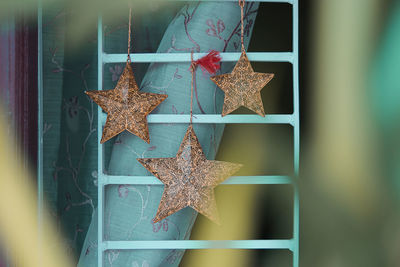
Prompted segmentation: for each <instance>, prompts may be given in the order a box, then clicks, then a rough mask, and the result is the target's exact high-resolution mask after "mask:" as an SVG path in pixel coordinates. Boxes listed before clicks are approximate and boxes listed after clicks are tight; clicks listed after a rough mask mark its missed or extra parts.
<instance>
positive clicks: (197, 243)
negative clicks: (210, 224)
mask: <svg viewBox="0 0 400 267" xmlns="http://www.w3.org/2000/svg"><path fill="white" fill-rule="evenodd" d="M220 1H234V0H220ZM247 1H254V0H247ZM260 2H279V3H289V4H291V5H292V12H293V37H292V38H293V40H292V43H293V48H292V51H291V52H277V53H271V52H249V53H247V55H248V58H249V60H250V61H260V62H289V63H291V64H292V66H293V114H285V115H279V114H273V115H266V117H265V118H263V117H260V116H258V115H227V116H225V117H221V115H218V114H217V115H214V114H205V115H197V114H196V116H195V117H194V118H193V123H223V124H227V123H245V124H288V125H291V126H292V127H293V135H294V136H293V138H294V150H293V151H294V176H295V177H287V176H236V177H231V178H230V179H228V180H227V181H225V182H224V184H291V185H293V189H294V190H293V191H294V198H293V199H294V206H293V207H294V208H293V220H294V221H293V235H292V238H291V239H277V240H140V241H107V240H104V224H103V222H104V199H105V198H104V194H105V186H106V185H110V184H132V185H137V184H146V185H149V184H150V185H161V182H160V181H159V180H158V179H156V178H155V177H153V176H111V175H106V174H104V171H103V170H104V148H103V145H101V144H100V143H99V144H98V267H103V264H104V263H103V260H104V252H105V251H108V250H134V249H280V250H282V249H287V250H290V251H291V252H292V254H293V267H298V266H299V192H298V186H297V177H298V172H299V152H300V132H299V126H300V123H299V72H298V70H299V65H298V64H299V62H298V43H299V42H298V36H299V35H298V32H299V31H298V0H286V1H285V0H260ZM40 25H41V13H40V14H39V68H38V72H39V104H41V94H43V90H42V82H41V81H42V76H41V75H42V66H41V64H42V58H41V27H40ZM204 55H205V54H203V53H196V54H194V59H197V58H200V57H202V56H204ZM221 56H222V61H237V60H238V59H239V56H240V53H238V52H235V53H231V52H227V53H221ZM131 58H132V61H134V62H137V63H150V62H188V63H189V62H190V53H179V54H168V53H134V54H131ZM125 61H126V54H106V53H104V51H103V24H102V18H101V16H99V18H98V63H99V64H98V90H102V89H103V67H104V64H105V63H119V62H125ZM42 112H43V107H41V106H39V136H42V134H41V131H42V118H43V117H42ZM189 116H190V115H189V114H185V115H175V114H151V115H149V116H148V122H149V123H189V120H190V117H189ZM105 120H106V114H105V113H103V112H102V110H101V108H100V107H99V108H98V127H97V135H98V140H100V139H101V135H102V127H101V125H104V123H105ZM39 144H40V145H39V167H38V172H39V176H38V177H39V182H38V192H39V212H41V205H42V203H41V202H42V199H43V176H42V164H41V162H42V161H41V157H42V154H41V151H42V140H39Z"/></svg>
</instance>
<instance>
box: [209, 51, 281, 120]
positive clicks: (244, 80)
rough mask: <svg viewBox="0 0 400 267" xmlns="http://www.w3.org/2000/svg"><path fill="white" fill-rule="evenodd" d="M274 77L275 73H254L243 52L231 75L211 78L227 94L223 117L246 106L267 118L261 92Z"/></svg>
mask: <svg viewBox="0 0 400 267" xmlns="http://www.w3.org/2000/svg"><path fill="white" fill-rule="evenodd" d="M273 77H274V74H273V73H259V72H254V70H253V68H252V67H251V64H250V61H249V59H248V58H247V55H246V52H245V51H244V50H243V51H242V54H241V55H240V58H239V61H238V62H237V63H236V65H235V68H234V69H233V70H232V72H231V73H226V74H221V75H216V76H213V77H211V78H210V79H211V80H212V81H213V82H214V83H215V84H216V85H218V87H220V88H221V89H222V91H224V92H225V98H224V106H223V108H222V116H225V115H227V114H229V113H231V112H232V111H234V110H236V109H238V108H239V107H240V106H244V107H247V108H249V109H250V110H252V111H254V112H255V113H257V114H258V115H260V116H263V117H265V112H264V107H263V103H262V99H261V93H260V92H261V90H262V89H263V88H264V86H265V85H266V84H267V83H268V82H269V81H271V80H272V78H273Z"/></svg>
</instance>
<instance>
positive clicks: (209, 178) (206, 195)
mask: <svg viewBox="0 0 400 267" xmlns="http://www.w3.org/2000/svg"><path fill="white" fill-rule="evenodd" d="M137 160H138V161H139V162H140V163H141V164H142V165H143V166H144V167H145V168H146V169H147V170H149V171H150V172H151V173H153V175H154V176H156V177H157V178H158V179H159V180H161V182H163V183H164V185H165V187H164V192H163V195H162V197H161V201H160V205H159V207H158V211H157V214H156V216H155V218H154V219H153V221H154V222H158V221H161V220H162V219H164V218H165V217H167V216H169V215H171V214H173V213H175V212H177V211H179V210H181V209H183V208H185V207H188V206H189V207H192V208H193V209H195V210H196V211H197V212H200V213H201V214H203V215H205V216H207V217H208V218H209V219H211V220H212V221H214V222H216V223H219V216H218V210H217V204H216V202H215V197H214V188H215V187H216V186H217V185H218V184H219V183H221V182H223V181H224V180H226V179H227V178H228V177H230V176H231V175H232V174H234V173H235V172H237V171H238V170H239V169H240V168H241V167H242V165H241V164H235V163H230V162H223V161H216V160H207V159H206V157H205V155H204V153H203V150H202V148H201V146H200V143H199V140H198V139H197V136H196V134H195V132H194V130H193V127H192V125H190V126H189V128H188V130H187V132H186V135H185V137H184V138H183V141H182V143H181V145H180V147H179V150H178V153H177V154H176V156H175V157H174V158H139V159H137Z"/></svg>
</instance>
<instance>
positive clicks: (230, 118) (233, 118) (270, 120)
mask: <svg viewBox="0 0 400 267" xmlns="http://www.w3.org/2000/svg"><path fill="white" fill-rule="evenodd" d="M101 116H102V118H101V119H102V124H103V125H104V123H105V122H106V118H107V114H106V113H104V112H102V115H101ZM294 120H295V117H294V116H293V115H292V114H287V115H286V114H285V115H282V114H272V115H266V116H265V117H261V116H259V115H226V116H224V117H222V116H221V115H220V114H194V115H193V123H223V124H228V123H242V124H290V125H294ZM147 122H148V123H165V124H167V123H189V122H190V115H189V114H183V115H180V114H150V115H148V116H147Z"/></svg>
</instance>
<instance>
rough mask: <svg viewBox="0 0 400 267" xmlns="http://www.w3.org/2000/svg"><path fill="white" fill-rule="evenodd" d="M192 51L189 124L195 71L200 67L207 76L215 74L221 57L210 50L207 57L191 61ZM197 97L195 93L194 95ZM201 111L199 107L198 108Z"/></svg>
mask: <svg viewBox="0 0 400 267" xmlns="http://www.w3.org/2000/svg"><path fill="white" fill-rule="evenodd" d="M193 53H194V52H193V49H192V50H191V51H190V72H191V73H192V82H191V89H190V124H192V121H193V91H194V87H195V82H196V76H195V75H196V69H197V66H200V67H201V69H202V71H203V74H204V73H206V72H208V73H209V74H215V73H216V72H217V70H219V69H220V67H221V66H220V61H221V56H220V54H219V52H218V51H215V50H211V51H210V52H209V53H208V54H207V55H205V56H204V57H202V58H199V59H198V60H196V61H195V60H193ZM196 97H197V93H196ZM200 110H201V107H200Z"/></svg>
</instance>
